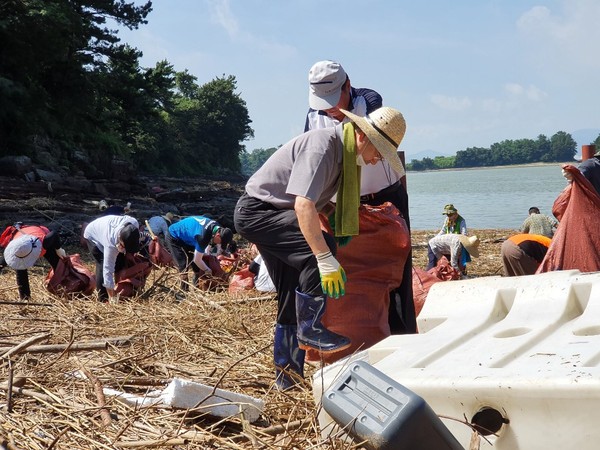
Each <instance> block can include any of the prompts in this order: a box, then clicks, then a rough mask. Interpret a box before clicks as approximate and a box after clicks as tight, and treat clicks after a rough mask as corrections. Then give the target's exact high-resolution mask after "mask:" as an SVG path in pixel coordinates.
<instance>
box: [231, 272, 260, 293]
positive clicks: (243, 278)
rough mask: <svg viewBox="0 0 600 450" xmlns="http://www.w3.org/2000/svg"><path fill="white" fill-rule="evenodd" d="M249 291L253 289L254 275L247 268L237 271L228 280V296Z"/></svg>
mask: <svg viewBox="0 0 600 450" xmlns="http://www.w3.org/2000/svg"><path fill="white" fill-rule="evenodd" d="M251 289H254V274H253V273H252V272H250V269H248V266H246V267H244V268H243V269H242V270H238V271H237V272H236V273H234V274H233V276H232V277H231V280H229V288H228V292H229V294H230V295H234V296H235V295H239V294H241V293H243V292H244V291H249V290H251Z"/></svg>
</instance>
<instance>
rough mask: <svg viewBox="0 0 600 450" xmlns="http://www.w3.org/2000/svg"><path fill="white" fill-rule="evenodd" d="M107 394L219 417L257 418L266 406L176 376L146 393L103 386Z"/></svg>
mask: <svg viewBox="0 0 600 450" xmlns="http://www.w3.org/2000/svg"><path fill="white" fill-rule="evenodd" d="M104 393H105V394H106V395H112V396H116V397H117V398H118V399H119V400H121V401H123V402H125V403H128V404H130V405H133V406H136V407H140V406H169V407H172V408H181V409H192V408H194V409H195V410H196V411H198V412H205V413H207V414H210V415H213V416H217V417H233V416H238V415H241V414H243V417H244V418H245V419H246V420H248V421H249V422H255V421H256V420H258V418H259V417H260V415H261V413H262V412H263V409H264V401H263V400H260V399H257V398H254V397H250V396H249V395H245V394H238V393H237V392H231V391H226V390H224V389H219V388H217V389H215V388H214V387H212V386H207V385H205V384H201V383H197V382H195V381H190V380H184V379H182V378H173V380H172V381H171V382H170V383H169V384H168V385H167V386H166V387H165V388H164V389H162V390H160V391H152V392H149V393H148V394H147V395H144V396H136V395H132V394H126V393H124V392H119V391H116V390H114V389H107V388H105V389H104Z"/></svg>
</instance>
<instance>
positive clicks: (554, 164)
mask: <svg viewBox="0 0 600 450" xmlns="http://www.w3.org/2000/svg"><path fill="white" fill-rule="evenodd" d="M580 162H581V161H580V160H573V161H571V162H569V161H567V162H535V163H527V164H506V165H502V166H480V167H451V168H447V169H426V170H414V169H407V170H406V172H407V174H408V173H411V174H413V173H424V172H448V171H459V170H482V169H483V170H485V169H505V168H506V169H514V168H517V167H543V166H557V167H558V168H561V167H562V166H563V165H564V164H573V165H577V164H579V163H580Z"/></svg>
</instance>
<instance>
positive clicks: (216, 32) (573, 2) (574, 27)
mask: <svg viewBox="0 0 600 450" xmlns="http://www.w3.org/2000/svg"><path fill="white" fill-rule="evenodd" d="M135 3H136V4H141V3H142V2H140V1H136V2H135ZM148 22H149V23H148V25H144V26H142V27H140V29H138V30H135V31H133V32H129V31H128V30H124V31H121V32H120V34H119V36H120V37H121V38H122V40H123V41H125V42H128V43H129V44H131V45H132V46H134V47H137V48H138V49H140V50H141V51H143V53H144V57H143V58H142V65H143V66H145V67H151V66H154V64H155V63H156V62H157V61H160V60H163V59H167V60H168V61H169V62H170V63H171V64H173V65H174V67H175V70H178V71H183V70H184V69H188V70H189V72H190V73H192V74H193V75H195V76H196V77H197V78H198V82H199V83H200V84H203V83H206V82H208V81H210V80H212V79H214V78H215V77H218V76H223V75H234V76H235V77H236V79H237V82H238V85H237V86H238V93H239V94H240V95H241V97H242V98H243V99H244V100H245V101H246V104H247V107H248V110H249V112H250V119H251V120H252V124H251V126H252V128H253V129H254V132H255V137H254V139H252V140H250V141H247V142H245V145H246V148H247V149H248V150H253V149H256V148H269V147H275V146H278V145H280V144H283V143H285V142H286V141H288V140H289V139H291V138H292V137H294V136H295V135H297V134H299V133H301V132H302V131H303V128H304V119H305V114H306V110H307V107H308V79H307V77H308V70H309V68H310V67H311V66H312V64H313V63H315V62H316V61H319V60H322V59H333V60H336V61H338V62H340V63H341V64H342V66H343V67H344V68H345V69H346V72H347V73H348V75H349V76H350V80H351V82H352V85H353V86H355V87H368V88H371V89H374V90H376V91H378V92H379V93H380V94H381V95H382V96H383V100H384V104H385V105H387V106H392V107H394V108H397V109H399V110H400V111H401V112H402V113H403V114H404V117H405V119H406V123H407V131H406V136H405V138H404V141H403V142H402V144H401V146H400V149H401V150H404V151H405V152H406V154H407V156H408V157H409V158H408V159H409V160H410V155H411V154H416V153H418V152H421V151H425V150H427V151H431V150H433V151H436V152H440V153H444V154H455V153H456V152H457V151H459V150H464V149H465V148H468V147H489V146H490V145H491V144H493V143H494V142H500V141H502V140H504V139H521V138H531V139H535V138H537V136H538V135H539V134H545V135H546V136H548V137H550V136H552V134H554V133H555V132H557V131H565V132H567V133H574V132H576V131H578V130H582V129H595V130H600V86H599V84H600V1H599V0H547V1H543V0H538V1H531V0H459V1H456V0H454V1H443V0H427V1H415V0H410V1H407V0H369V1H365V0H362V1H356V0H344V1H340V0H154V1H153V11H152V12H151V13H150V15H149V16H148ZM599 132H600V131H599ZM596 136H597V133H596V134H595V135H594V136H593V138H592V139H595V137H596ZM588 143H589V142H578V144H579V145H581V144H588Z"/></svg>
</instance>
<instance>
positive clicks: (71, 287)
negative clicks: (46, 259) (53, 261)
mask: <svg viewBox="0 0 600 450" xmlns="http://www.w3.org/2000/svg"><path fill="white" fill-rule="evenodd" d="M44 286H45V287H46V289H47V290H48V292H50V293H52V294H55V295H59V296H61V297H68V296H72V295H76V294H81V295H91V294H92V293H93V292H94V289H96V277H95V276H94V274H92V272H91V271H90V270H89V269H88V268H87V267H86V266H84V265H83V263H82V262H81V257H80V256H79V255H78V254H74V255H69V256H67V257H66V258H60V261H59V262H58V265H57V266H56V270H54V269H50V272H48V275H47V276H46V279H45V280H44Z"/></svg>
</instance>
